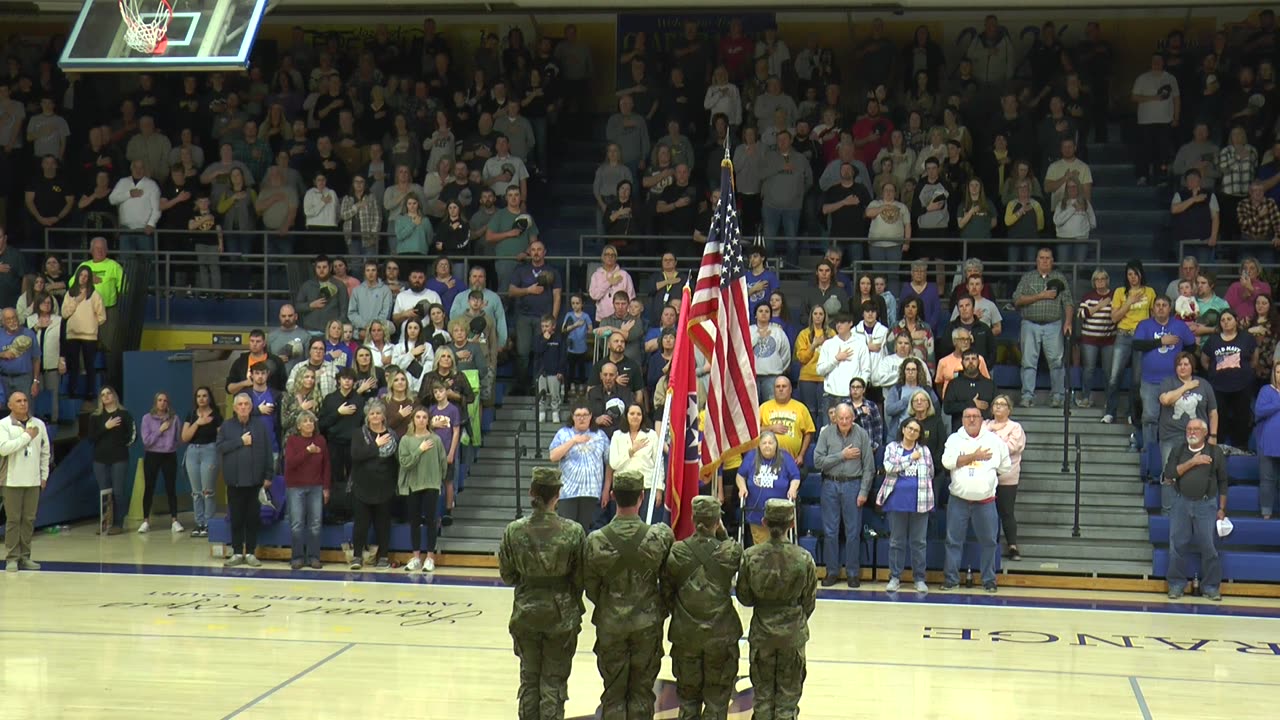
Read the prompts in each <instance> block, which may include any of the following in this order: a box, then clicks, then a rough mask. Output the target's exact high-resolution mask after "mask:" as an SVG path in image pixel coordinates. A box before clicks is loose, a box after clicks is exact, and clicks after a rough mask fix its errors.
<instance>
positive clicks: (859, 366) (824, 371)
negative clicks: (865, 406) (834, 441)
mask: <svg viewBox="0 0 1280 720" xmlns="http://www.w3.org/2000/svg"><path fill="white" fill-rule="evenodd" d="M835 323H836V336H835V337H833V338H831V339H830V340H828V341H826V342H824V343H822V349H821V350H820V351H819V352H818V368H817V369H818V374H819V375H821V376H822V392H823V395H825V396H826V400H825V402H823V406H822V414H823V416H824V417H825V416H826V414H827V411H828V410H830V409H831V408H832V407H834V406H835V405H836V404H838V403H842V402H846V401H847V400H848V399H849V383H850V382H852V381H853V379H854V378H855V377H860V378H865V377H867V376H868V375H870V363H869V362H868V359H869V358H868V354H867V346H866V343H865V342H864V340H865V338H864V339H858V338H855V337H854V336H853V318H851V317H849V315H847V314H845V313H836V316H835Z"/></svg>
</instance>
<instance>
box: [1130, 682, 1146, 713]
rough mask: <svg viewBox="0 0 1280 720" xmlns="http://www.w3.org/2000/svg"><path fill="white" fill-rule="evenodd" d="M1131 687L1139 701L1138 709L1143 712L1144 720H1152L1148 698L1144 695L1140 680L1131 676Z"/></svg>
mask: <svg viewBox="0 0 1280 720" xmlns="http://www.w3.org/2000/svg"><path fill="white" fill-rule="evenodd" d="M1129 687H1131V688H1133V696H1134V698H1136V699H1137V700H1138V709H1139V710H1141V711H1142V720H1151V709H1150V708H1148V707H1147V698H1146V697H1144V696H1143V694H1142V686H1141V685H1139V684H1138V678H1136V677H1134V676H1132V675H1130V676H1129Z"/></svg>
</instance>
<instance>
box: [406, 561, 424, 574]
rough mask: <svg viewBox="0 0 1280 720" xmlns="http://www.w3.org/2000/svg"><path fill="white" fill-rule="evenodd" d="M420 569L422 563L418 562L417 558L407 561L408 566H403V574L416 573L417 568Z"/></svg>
mask: <svg viewBox="0 0 1280 720" xmlns="http://www.w3.org/2000/svg"><path fill="white" fill-rule="evenodd" d="M421 567H422V561H421V560H419V559H418V558H414V559H412V560H410V561H409V564H408V565H405V566H404V571H405V572H418V568H421Z"/></svg>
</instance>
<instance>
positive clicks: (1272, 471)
mask: <svg viewBox="0 0 1280 720" xmlns="http://www.w3.org/2000/svg"><path fill="white" fill-rule="evenodd" d="M1277 489H1280V457H1268V456H1266V455H1263V454H1261V453H1259V454H1258V510H1259V512H1261V514H1262V515H1265V516H1268V517H1270V516H1271V511H1272V510H1274V509H1275V505H1276V491H1277Z"/></svg>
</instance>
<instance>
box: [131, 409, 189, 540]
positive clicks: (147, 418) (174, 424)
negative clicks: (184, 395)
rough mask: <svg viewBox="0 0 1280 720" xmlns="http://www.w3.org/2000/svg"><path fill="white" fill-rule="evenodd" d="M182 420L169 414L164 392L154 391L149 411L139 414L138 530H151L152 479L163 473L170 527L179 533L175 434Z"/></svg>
mask: <svg viewBox="0 0 1280 720" xmlns="http://www.w3.org/2000/svg"><path fill="white" fill-rule="evenodd" d="M181 430H182V422H181V421H180V420H178V416H177V415H175V414H173V407H172V406H170V404H169V395H168V393H164V392H158V393H156V396H155V399H154V400H152V402H151V412H149V413H147V414H146V415H144V416H143V417H142V448H143V450H145V453H144V454H143V456H142V478H143V481H144V483H145V485H144V486H143V491H142V524H141V525H139V526H138V532H140V533H145V532H147V531H149V530H150V529H151V501H152V500H153V499H154V498H155V495H156V479H157V476H158V475H159V474H160V473H164V492H165V496H166V497H168V498H169V514H170V515H171V516H172V517H173V523H172V524H171V525H170V528H169V529H170V530H172V531H173V532H175V533H180V532H182V530H183V528H182V523H180V522H178V495H177V488H178V433H179V432H180V431H181Z"/></svg>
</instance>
